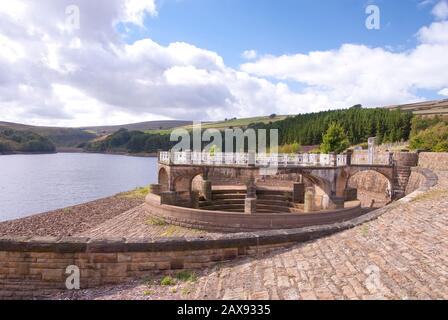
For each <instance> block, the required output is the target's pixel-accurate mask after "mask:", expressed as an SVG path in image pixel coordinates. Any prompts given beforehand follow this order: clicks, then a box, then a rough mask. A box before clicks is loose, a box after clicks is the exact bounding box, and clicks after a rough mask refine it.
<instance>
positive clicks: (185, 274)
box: [176, 270, 198, 282]
mask: <svg viewBox="0 0 448 320" xmlns="http://www.w3.org/2000/svg"><path fill="white" fill-rule="evenodd" d="M176 279H178V280H179V281H184V282H196V280H197V279H198V276H197V274H196V273H195V272H193V271H186V270H184V271H181V272H179V273H178V274H176Z"/></svg>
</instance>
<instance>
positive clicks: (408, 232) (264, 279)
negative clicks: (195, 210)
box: [78, 172, 448, 299]
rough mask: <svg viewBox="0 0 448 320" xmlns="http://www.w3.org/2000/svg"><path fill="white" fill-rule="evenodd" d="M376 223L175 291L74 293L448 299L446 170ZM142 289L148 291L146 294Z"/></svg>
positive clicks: (135, 287) (220, 269) (95, 294)
mask: <svg viewBox="0 0 448 320" xmlns="http://www.w3.org/2000/svg"><path fill="white" fill-rule="evenodd" d="M438 176H439V184H438V185H437V186H436V187H435V188H433V189H432V190H431V191H429V192H428V193H426V194H424V195H422V196H420V197H418V198H417V199H415V200H413V201H411V202H409V203H406V204H402V205H400V206H397V207H394V208H391V209H390V211H388V212H387V213H385V214H384V215H383V216H381V217H380V218H379V219H378V220H375V221H372V222H369V223H366V224H365V225H362V226H359V227H356V228H354V229H351V230H347V231H345V232H342V233H339V234H335V235H332V236H329V237H327V238H323V239H319V240H315V241H312V242H308V243H303V244H298V245H296V246H294V247H292V248H290V249H285V250H283V251H277V252H273V253H270V254H267V255H265V256H260V257H253V258H245V259H243V260H237V261H234V262H231V263H226V264H222V265H220V266H217V267H214V268H212V269H210V270H205V271H203V272H202V273H201V274H200V275H199V278H198V280H197V281H196V282H195V283H194V284H179V285H178V286H177V287H174V288H166V287H161V286H152V287H148V286H147V285H144V284H142V283H138V284H129V285H127V286H123V287H120V288H119V290H118V288H115V289H113V288H108V289H105V288H103V289H95V290H87V291H85V292H84V293H82V292H80V293H79V294H80V295H79V296H78V297H80V298H86V297H88V298H99V299H180V298H189V299H429V298H436V299H448V172H438ZM148 288H149V289H148Z"/></svg>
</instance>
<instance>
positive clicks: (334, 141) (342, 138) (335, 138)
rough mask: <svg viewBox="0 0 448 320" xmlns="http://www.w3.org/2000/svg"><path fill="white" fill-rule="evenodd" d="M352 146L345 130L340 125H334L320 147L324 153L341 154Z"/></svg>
mask: <svg viewBox="0 0 448 320" xmlns="http://www.w3.org/2000/svg"><path fill="white" fill-rule="evenodd" d="M349 146H350V143H349V141H348V138H347V135H346V134H345V132H344V128H342V126H341V125H340V124H338V123H333V124H331V125H330V127H329V128H328V130H327V133H326V134H325V135H324V137H323V142H322V145H321V147H320V149H321V151H322V152H323V153H330V152H336V153H341V152H343V151H345V150H346V149H347V148H348V147H349Z"/></svg>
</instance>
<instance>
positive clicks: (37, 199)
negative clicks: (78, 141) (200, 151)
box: [0, 153, 157, 221]
mask: <svg viewBox="0 0 448 320" xmlns="http://www.w3.org/2000/svg"><path fill="white" fill-rule="evenodd" d="M156 181H157V159H156V158H140V157H127V156H118V155H104V154H82V153H79V154H78V153H57V154H46V155H7V156H0V221H6V220H12V219H18V218H23V217H26V216H29V215H32V214H36V213H41V212H46V211H50V210H54V209H59V208H64V207H67V206H73V205H76V204H81V203H84V202H89V201H93V200H97V199H100V198H104V197H108V196H112V195H114V194H117V193H119V192H123V191H128V190H132V189H134V188H137V187H142V186H146V185H148V184H150V183H155V182H156Z"/></svg>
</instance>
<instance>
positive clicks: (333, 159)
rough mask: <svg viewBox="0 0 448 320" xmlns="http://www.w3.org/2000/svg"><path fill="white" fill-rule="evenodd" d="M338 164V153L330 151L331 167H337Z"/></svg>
mask: <svg viewBox="0 0 448 320" xmlns="http://www.w3.org/2000/svg"><path fill="white" fill-rule="evenodd" d="M337 165H338V156H337V155H336V153H334V152H331V153H330V167H336V166H337Z"/></svg>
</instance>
